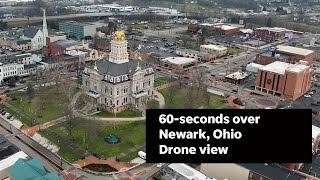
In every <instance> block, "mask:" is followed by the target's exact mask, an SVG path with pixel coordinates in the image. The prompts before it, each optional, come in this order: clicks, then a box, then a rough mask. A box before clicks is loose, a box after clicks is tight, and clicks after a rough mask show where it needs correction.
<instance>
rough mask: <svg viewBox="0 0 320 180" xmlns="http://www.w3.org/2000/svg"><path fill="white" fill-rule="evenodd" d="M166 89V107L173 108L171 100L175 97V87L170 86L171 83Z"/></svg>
mask: <svg viewBox="0 0 320 180" xmlns="http://www.w3.org/2000/svg"><path fill="white" fill-rule="evenodd" d="M167 89H168V91H167V98H168V103H166V106H167V108H169V109H170V108H173V99H174V97H175V96H176V90H175V87H174V86H173V85H172V82H170V83H169V87H168V88H167Z"/></svg>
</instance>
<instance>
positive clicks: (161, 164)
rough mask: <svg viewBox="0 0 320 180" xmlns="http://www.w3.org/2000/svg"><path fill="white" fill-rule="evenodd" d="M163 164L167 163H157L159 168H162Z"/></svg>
mask: <svg viewBox="0 0 320 180" xmlns="http://www.w3.org/2000/svg"><path fill="white" fill-rule="evenodd" d="M163 165H165V163H158V164H157V167H158V168H161V167H162V166H163Z"/></svg>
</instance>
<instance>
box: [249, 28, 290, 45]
mask: <svg viewBox="0 0 320 180" xmlns="http://www.w3.org/2000/svg"><path fill="white" fill-rule="evenodd" d="M286 32H287V29H285V28H278V27H273V28H269V27H261V28H256V29H254V30H253V34H254V36H255V37H257V38H260V39H261V40H264V41H270V42H272V41H277V40H281V39H284V38H285V35H286Z"/></svg>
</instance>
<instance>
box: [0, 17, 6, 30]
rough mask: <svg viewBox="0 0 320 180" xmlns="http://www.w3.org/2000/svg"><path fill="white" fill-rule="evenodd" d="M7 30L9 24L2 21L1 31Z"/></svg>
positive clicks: (0, 23) (0, 22) (0, 24)
mask: <svg viewBox="0 0 320 180" xmlns="http://www.w3.org/2000/svg"><path fill="white" fill-rule="evenodd" d="M7 28H8V24H7V22H6V21H2V20H0V30H1V31H4V30H6V29H7Z"/></svg>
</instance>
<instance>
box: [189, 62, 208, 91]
mask: <svg viewBox="0 0 320 180" xmlns="http://www.w3.org/2000/svg"><path fill="white" fill-rule="evenodd" d="M192 77H193V81H194V82H195V87H196V92H197V95H199V92H200V90H201V89H203V88H204V86H205V81H206V78H207V72H206V69H205V68H203V67H198V68H196V69H195V70H194V72H193V74H192Z"/></svg>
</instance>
